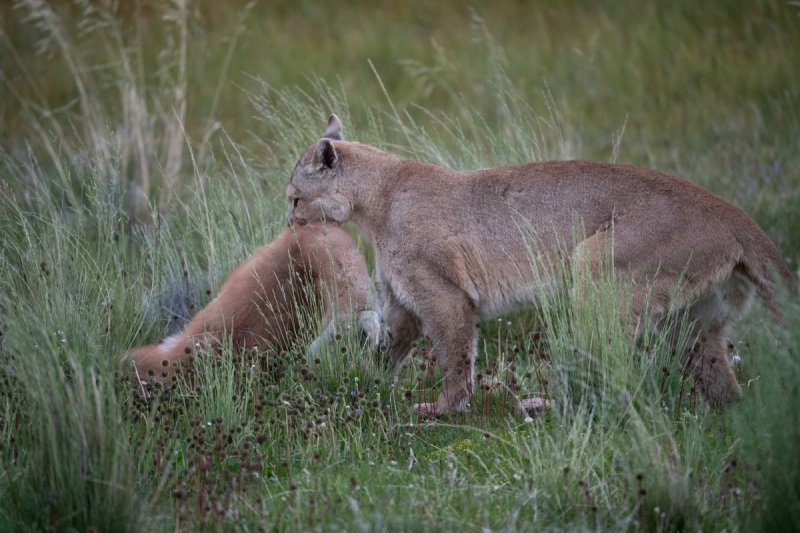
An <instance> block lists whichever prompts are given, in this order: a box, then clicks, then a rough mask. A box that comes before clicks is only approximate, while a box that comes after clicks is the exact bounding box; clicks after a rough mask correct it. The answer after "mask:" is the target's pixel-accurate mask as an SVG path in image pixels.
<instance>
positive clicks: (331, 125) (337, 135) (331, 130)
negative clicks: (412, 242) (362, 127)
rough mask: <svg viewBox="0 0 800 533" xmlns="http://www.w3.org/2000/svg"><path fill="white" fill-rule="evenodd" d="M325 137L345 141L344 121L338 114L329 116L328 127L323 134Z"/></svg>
mask: <svg viewBox="0 0 800 533" xmlns="http://www.w3.org/2000/svg"><path fill="white" fill-rule="evenodd" d="M322 138H323V139H332V140H334V141H343V140H344V135H343V134H342V121H341V120H339V117H337V116H336V115H333V114H332V115H331V116H329V117H328V127H327V128H325V133H323V134H322Z"/></svg>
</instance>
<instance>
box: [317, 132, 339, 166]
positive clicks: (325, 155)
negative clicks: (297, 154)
mask: <svg viewBox="0 0 800 533" xmlns="http://www.w3.org/2000/svg"><path fill="white" fill-rule="evenodd" d="M338 160H339V156H338V155H337V154H336V147H335V146H333V142H331V140H330V139H320V141H319V142H318V143H317V147H316V148H315V149H314V163H315V164H317V165H322V166H324V167H326V168H333V167H335V166H336V162H337V161H338Z"/></svg>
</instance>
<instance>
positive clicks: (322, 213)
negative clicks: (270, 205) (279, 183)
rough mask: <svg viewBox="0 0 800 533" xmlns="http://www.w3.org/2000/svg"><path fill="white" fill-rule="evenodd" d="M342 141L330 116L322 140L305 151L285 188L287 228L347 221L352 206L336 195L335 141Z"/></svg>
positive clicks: (338, 127)
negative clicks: (287, 198)
mask: <svg viewBox="0 0 800 533" xmlns="http://www.w3.org/2000/svg"><path fill="white" fill-rule="evenodd" d="M343 140H344V136H343V135H342V122H341V121H340V120H339V117H337V116H336V115H331V116H330V118H329V119H328V127H327V128H326V129H325V133H324V134H323V135H322V138H321V139H320V140H319V141H317V142H316V143H315V144H314V145H312V146H311V147H310V148H308V149H307V150H306V151H305V153H304V154H303V155H302V156H301V157H300V161H298V162H297V165H295V167H294V172H292V179H291V181H290V182H289V187H288V188H287V189H286V195H287V196H288V197H289V224H290V225H291V224H293V223H295V222H298V223H300V224H305V223H306V222H313V221H316V220H333V221H336V222H344V221H346V220H348V219H349V218H350V215H351V214H352V211H353V206H352V203H351V202H350V200H348V199H347V198H346V197H345V196H344V195H343V194H341V193H340V192H339V178H340V177H341V165H340V160H339V154H338V153H337V152H336V146H335V142H336V141H343Z"/></svg>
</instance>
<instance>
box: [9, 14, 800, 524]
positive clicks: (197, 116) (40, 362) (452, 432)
mask: <svg viewBox="0 0 800 533" xmlns="http://www.w3.org/2000/svg"><path fill="white" fill-rule="evenodd" d="M0 17H1V18H0V22H1V23H2V29H1V30H0V49H1V50H2V51H1V52H0V76H1V77H2V80H0V461H1V462H2V468H0V530H3V531H12V530H13V531H26V530H42V529H49V530H54V531H62V530H63V531H67V530H76V531H89V530H95V531H117V530H125V531H128V530H129V531H142V530H148V531H167V530H180V531H195V530H200V531H205V530H210V531H217V530H224V531H227V530H233V531H236V530H244V531H251V530H278V531H309V530H322V531H331V530H347V531H354V530H365V531H372V530H378V531H381V530H391V531H394V530H403V531H419V530H445V531H450V530H463V531H477V530H482V531H496V530H497V531H500V530H502V531H516V530H522V531H531V530H556V529H559V530H560V529H569V530H573V529H603V530H607V529H608V530H647V531H674V530H686V529H692V530H697V529H702V530H723V529H724V530H728V531H740V530H741V531H759V530H763V531H776V530H793V529H796V528H797V524H798V523H800V455H798V453H797V447H798V443H800V358H799V357H800V356H799V355H798V354H800V299H799V298H798V296H797V295H796V294H792V293H791V292H789V291H787V292H786V293H785V294H784V295H783V296H782V306H783V309H784V313H783V321H782V322H781V321H779V320H776V319H775V318H774V317H772V316H771V315H769V313H767V312H766V310H765V309H764V308H763V307H762V306H761V305H760V303H758V302H756V304H755V305H754V308H753V310H752V312H751V313H750V314H749V315H748V317H747V318H746V319H744V320H743V321H742V322H741V323H740V324H739V327H738V328H737V329H736V331H735V335H734V338H733V340H734V343H733V346H732V347H731V349H732V352H733V353H736V354H739V355H740V356H741V359H742V364H741V365H740V366H738V367H737V377H738V379H739V382H740V383H741V384H742V386H743V399H742V400H741V401H740V402H738V403H736V404H735V405H733V406H732V407H730V408H729V409H726V410H724V411H715V410H712V409H709V408H708V407H707V406H705V405H704V404H703V403H702V401H700V399H699V398H698V397H697V394H696V391H695V389H694V383H693V381H692V378H691V377H690V376H687V375H686V372H685V371H684V369H683V368H682V365H681V361H680V359H679V358H677V357H675V356H674V354H672V353H670V350H669V348H668V343H667V342H666V339H664V338H663V336H662V335H659V333H658V332H657V331H652V332H646V334H645V335H643V336H642V338H641V339H639V340H638V341H635V342H634V341H632V340H631V339H630V336H629V335H626V332H625V331H623V329H624V328H623V326H622V325H623V324H624V323H625V317H624V316H620V310H619V307H618V306H617V304H616V302H617V301H619V295H618V291H619V290H621V289H620V288H619V287H617V286H616V285H615V283H614V279H613V274H612V273H607V275H606V276H605V277H604V279H603V280H602V283H600V290H595V289H596V287H595V288H593V289H592V290H589V289H588V288H587V287H585V286H584V285H583V283H584V280H582V279H581V277H580V276H573V277H571V278H569V279H568V280H567V282H568V283H570V284H572V287H571V290H570V291H569V292H570V293H571V294H573V295H579V296H581V295H583V296H585V298H583V297H579V298H573V299H563V300H562V299H556V301H554V302H552V303H550V304H548V305H546V306H545V307H544V308H543V309H541V310H540V311H538V312H525V313H521V314H518V315H514V316H509V317H505V318H503V319H502V320H493V321H487V322H485V323H483V324H481V341H480V345H479V356H478V370H479V378H480V384H481V385H480V386H479V387H478V390H477V393H476V397H475V399H474V401H473V402H472V404H471V408H470V411H469V412H467V413H463V414H457V415H451V416H447V417H442V418H441V419H438V420H432V421H431V420H423V419H420V418H419V417H418V416H417V414H416V412H415V411H414V410H413V409H412V406H413V404H414V403H415V402H418V401H427V400H428V399H429V398H430V396H431V395H432V394H434V393H435V392H436V391H437V390H438V389H437V379H438V374H437V372H436V371H435V370H434V368H433V367H434V365H432V364H431V362H430V361H428V360H427V356H428V348H429V347H428V346H426V345H425V343H424V342H423V343H421V344H419V345H418V346H417V347H416V349H415V352H414V355H413V357H412V358H411V360H410V363H409V364H408V365H407V367H406V368H405V369H404V370H403V372H402V373H401V375H400V379H399V380H398V381H397V382H396V383H395V382H394V381H393V379H392V375H391V374H390V373H389V372H388V370H386V369H385V368H383V366H382V365H381V364H380V360H379V358H376V356H375V354H373V353H370V352H369V351H368V350H365V349H363V348H362V346H361V345H360V343H359V342H358V339H357V338H355V336H354V335H350V334H348V333H347V332H344V333H343V334H342V335H341V336H339V337H338V338H337V339H336V340H335V342H332V343H331V344H330V346H327V347H326V350H325V354H323V356H322V357H319V358H318V359H313V360H308V359H307V358H306V357H305V349H304V348H305V347H304V346H302V345H298V346H297V347H296V349H295V350H292V351H291V352H284V353H258V352H252V353H251V352H248V353H245V354H233V353H232V350H231V349H230V347H227V348H226V349H224V350H223V353H222V355H221V356H220V357H199V358H198V360H197V361H196V364H195V368H194V371H193V372H194V374H193V377H192V379H193V381H194V386H192V387H190V386H189V385H188V384H187V383H178V384H177V385H176V386H174V387H171V388H164V387H149V388H147V389H146V390H144V389H142V388H140V387H137V386H135V385H134V384H133V382H132V380H131V379H130V371H131V369H130V367H129V365H126V364H125V363H124V362H122V361H121V360H120V354H122V353H124V352H125V351H126V350H127V349H129V348H130V347H131V346H135V345H139V344H145V343H150V342H155V341H157V340H158V339H160V338H162V337H164V336H165V335H167V334H169V333H170V332H173V331H175V330H176V328H178V327H180V324H181V323H182V322H183V321H185V320H186V319H187V318H188V316H190V315H191V314H192V313H193V312H194V311H195V310H197V309H199V308H200V307H202V306H203V305H205V303H206V302H208V301H209V300H210V299H211V298H212V297H213V295H214V291H215V290H217V289H218V288H219V286H220V285H221V284H222V282H223V281H224V280H225V279H226V277H227V275H228V274H229V273H230V272H231V271H232V270H233V268H234V267H235V266H236V265H237V264H238V263H239V262H241V261H242V260H244V259H245V258H246V257H247V256H248V255H249V253H250V252H252V251H253V250H254V249H255V248H256V247H258V246H260V245H261V244H263V243H266V242H268V241H270V240H271V239H272V237H273V236H274V235H276V234H277V232H280V231H281V230H282V229H283V228H284V227H285V225H286V210H287V202H286V198H285V188H286V184H287V183H288V180H289V176H290V173H291V171H292V168H293V166H294V164H295V162H296V159H297V157H298V156H299V155H300V154H301V152H302V150H303V149H304V148H305V147H306V146H308V145H309V144H310V143H312V142H313V141H314V140H316V139H317V138H318V137H319V135H320V134H321V133H322V131H323V129H324V124H325V120H326V118H327V116H328V114H329V113H330V112H336V113H337V114H338V115H339V116H340V117H342V119H343V121H344V124H345V127H346V130H345V136H346V137H347V138H348V139H352V140H359V141H362V142H367V143H370V144H373V145H375V146H378V147H381V148H383V149H386V150H389V151H392V152H395V153H398V154H400V155H402V156H404V157H409V158H415V159H420V160H424V161H428V162H434V163H439V164H444V165H448V166H453V167H458V168H464V169H468V168H480V167H485V166H490V165H498V164H511V163H522V162H528V161H534V160H548V159H574V158H580V159H594V160H600V161H618V162H628V163H633V164H637V165H641V166H646V167H652V168H656V169H658V170H661V171H665V172H669V173H673V174H678V175H682V176H686V177H688V178H690V179H692V180H693V181H695V182H697V183H699V184H700V185H702V186H704V187H706V188H708V189H710V190H711V191H713V192H715V193H716V194H719V195H720V196H722V197H724V198H725V199H727V200H728V201H730V202H731V203H733V204H734V205H737V206H739V207H741V208H742V209H744V210H745V211H746V212H747V213H749V214H750V215H751V216H752V217H753V218H754V219H755V220H756V221H757V222H758V223H759V224H760V225H761V227H762V228H764V230H765V231H766V232H767V234H768V235H769V236H770V238H771V239H772V240H773V242H775V244H776V246H777V247H778V249H779V250H780V252H781V253H782V255H783V256H784V258H785V259H786V262H787V264H788V265H789V267H790V268H791V269H792V271H793V272H800V68H799V67H798V66H800V5H798V3H797V2H791V1H790V2H785V1H766V0H764V1H762V0H756V1H752V2H735V1H720V2H713V3H711V2H691V1H688V0H687V1H684V0H676V1H672V2H651V3H647V4H643V3H641V2H635V1H632V0H622V1H619V2H583V1H578V0H574V1H572V0H571V1H566V2H549V1H542V2H511V1H508V2H495V3H492V4H491V5H489V4H488V3H487V4H486V5H475V6H474V7H467V6H465V5H464V4H463V3H462V2H457V1H451V0H445V1H440V2H436V3H422V2H419V3H417V2H367V1H361V0H358V1H354V2H346V3H330V2H327V3H320V2H313V1H306V0H294V1H291V2H289V1H281V0H276V1H269V2H252V3H248V2H244V1H238V0H237V1H229V2H224V3H222V2H210V1H209V2H189V1H188V0H186V1H184V0H172V1H169V2H155V1H147V0H140V1H137V2H120V3H119V5H117V4H116V3H113V2H104V1H96V2H95V1H89V0H75V1H74V2H69V3H67V2H47V1H45V0H19V1H17V2H14V3H13V5H11V4H7V3H4V4H3V5H2V6H0ZM420 223H421V224H424V221H420ZM362 244H363V249H364V252H365V254H366V256H367V258H368V259H369V258H371V253H370V250H369V247H368V245H367V244H365V243H362ZM670 320H674V321H675V322H676V323H677V324H681V323H682V321H683V320H685V317H683V316H681V314H680V313H675V314H674V316H672V317H670ZM534 395H538V396H545V397H547V398H549V399H550V400H551V401H552V402H553V405H554V408H553V409H552V410H550V411H549V412H548V413H546V414H544V415H543V416H540V417H525V416H521V415H519V414H518V413H516V412H515V411H514V410H513V408H512V407H511V406H512V404H513V399H514V397H515V396H519V397H528V396H534Z"/></svg>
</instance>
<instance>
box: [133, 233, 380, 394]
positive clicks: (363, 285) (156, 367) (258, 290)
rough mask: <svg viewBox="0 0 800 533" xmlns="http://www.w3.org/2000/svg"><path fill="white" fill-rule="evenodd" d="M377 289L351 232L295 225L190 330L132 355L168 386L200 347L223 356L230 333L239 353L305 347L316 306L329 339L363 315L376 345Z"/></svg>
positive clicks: (145, 374) (239, 273)
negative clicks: (338, 326) (301, 343)
mask: <svg viewBox="0 0 800 533" xmlns="http://www.w3.org/2000/svg"><path fill="white" fill-rule="evenodd" d="M371 285H372V281H371V279H370V277H369V273H368V272H367V266H366V264H365V262H364V258H363V257H362V256H361V254H360V253H359V251H358V248H357V247H356V243H355V241H354V240H353V238H352V237H351V236H350V235H348V234H347V232H346V231H344V230H343V229H342V228H340V227H338V225H336V224H328V225H327V226H325V225H323V224H321V223H313V224H308V225H300V224H296V225H294V226H293V227H291V228H289V229H286V230H285V231H283V232H282V233H281V234H280V235H278V236H277V237H276V238H275V240H273V241H272V242H271V243H269V244H268V245H266V246H264V247H262V248H260V249H259V250H257V251H256V252H255V253H254V254H253V255H252V256H251V257H250V258H249V259H248V260H247V261H245V262H244V263H242V264H241V265H239V267H237V268H236V270H234V272H233V273H232V274H231V275H230V277H229V278H228V280H227V281H226V282H225V284H224V285H223V286H222V288H221V289H220V291H219V294H218V295H217V297H216V298H214V300H212V301H211V302H210V303H209V304H208V305H207V306H206V307H205V308H204V309H203V310H202V311H200V312H199V313H197V315H196V316H195V317H194V318H193V319H192V320H191V321H190V322H189V323H188V324H187V325H186V327H185V328H184V329H183V331H181V332H180V333H178V334H176V335H173V336H171V337H168V338H167V339H164V340H163V341H162V342H161V343H159V344H152V345H149V346H143V347H141V348H136V349H134V350H132V351H131V352H129V354H128V357H129V358H130V359H131V360H133V362H134V364H135V366H136V371H137V374H138V376H139V377H140V379H143V380H145V381H151V380H159V381H163V380H167V379H168V378H170V377H171V376H172V374H173V368H174V366H175V363H178V362H180V361H184V360H187V359H190V358H191V357H192V356H193V355H194V354H195V352H196V351H197V349H198V348H203V349H208V350H213V351H219V349H220V346H221V342H222V341H223V338H225V336H226V335H228V336H230V339H231V342H232V344H233V347H234V349H236V350H242V349H244V348H249V347H256V348H260V349H271V350H283V349H287V348H289V347H291V346H292V344H293V343H295V342H297V341H298V336H299V335H300V334H301V329H302V327H303V325H304V324H302V323H301V322H302V321H301V317H306V320H308V319H311V320H313V315H314V309H315V302H317V305H320V304H321V308H322V314H323V317H322V324H327V326H326V327H325V329H324V330H323V333H322V335H323V336H330V335H332V334H333V332H334V329H335V328H334V324H333V320H334V318H337V319H346V318H348V317H350V316H353V315H354V314H356V313H358V325H359V327H360V328H361V329H362V331H363V332H364V333H366V334H367V336H368V338H369V340H370V342H371V343H372V345H373V346H374V345H376V344H377V342H378V341H379V334H380V323H379V315H378V313H377V312H375V311H374V309H373V297H372V286H371ZM316 308H317V309H318V307H316ZM321 340H322V339H317V340H316V341H314V343H313V344H312V349H317V348H318V347H319V345H320V342H321Z"/></svg>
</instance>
